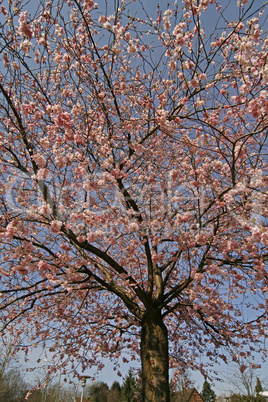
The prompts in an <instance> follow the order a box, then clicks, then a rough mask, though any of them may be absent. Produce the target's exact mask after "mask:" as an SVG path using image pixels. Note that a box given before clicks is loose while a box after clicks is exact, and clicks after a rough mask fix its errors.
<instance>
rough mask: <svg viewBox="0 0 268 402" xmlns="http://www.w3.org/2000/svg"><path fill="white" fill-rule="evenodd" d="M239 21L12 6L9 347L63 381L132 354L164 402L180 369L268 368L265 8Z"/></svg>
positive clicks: (5, 226)
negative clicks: (231, 357)
mask: <svg viewBox="0 0 268 402" xmlns="http://www.w3.org/2000/svg"><path fill="white" fill-rule="evenodd" d="M152 3H153V6H154V7H155V2H152ZM262 3H263V2H262ZM228 4H229V6H230V7H231V9H229V10H228V7H227V8H225V7H221V4H220V3H218V2H214V1H213V0H210V1H209V2H208V1H207V0H200V1H196V0H184V1H181V2H177V1H176V2H175V4H174V5H171V6H169V8H167V9H166V10H165V9H164V8H163V9H161V8H160V6H159V7H157V6H156V7H155V13H154V14H152V13H153V7H152V8H151V7H150V5H148V8H149V12H148V13H149V14H150V15H148V13H147V11H146V10H145V6H144V5H143V2H136V3H135V4H134V2H129V4H128V3H127V2H126V1H125V0H122V1H119V0H118V1H116V2H108V1H107V2H105V1H103V0H100V2H99V5H98V6H97V5H95V4H94V2H93V1H92V0H84V1H83V2H80V1H78V0H68V1H64V0H51V1H45V0H40V1H39V2H33V1H30V2H28V1H25V2H24V1H23V0H22V1H20V2H11V1H10V2H8V4H3V5H2V6H1V27H0V40H1V43H0V49H1V71H2V74H1V76H0V93H1V108H0V146H1V155H0V164H1V169H0V182H1V185H0V202H1V204H0V208H1V215H0V236H1V259H2V261H1V268H0V269H1V276H2V278H1V289H0V295H1V305H0V309H1V322H2V323H3V324H2V331H6V332H7V333H8V334H9V336H10V338H11V339H14V341H15V342H20V336H25V335H26V336H27V342H25V347H27V345H29V344H30V343H33V344H36V342H39V343H40V344H41V345H43V346H44V347H45V346H46V345H47V346H49V348H50V351H51V352H52V354H53V353H54V355H53V356H52V358H54V359H55V360H56V359H58V357H60V359H61V365H62V373H63V375H64V374H65V373H66V370H67V366H68V365H70V369H73V370H74V371H75V370H76V367H77V365H76V361H77V360H78V361H79V363H80V364H81V368H82V370H85V369H86V368H87V367H89V366H90V367H92V366H93V365H94V364H96V365H97V366H98V368H101V367H102V357H103V355H104V354H105V355H106V356H107V357H110V358H111V359H114V360H115V361H117V359H118V357H119V356H120V353H121V352H122V351H124V350H126V351H128V352H129V353H130V356H129V360H132V359H135V358H137V357H139V356H140V358H141V365H142V384H143V399H144V400H145V401H150V402H151V401H157V402H161V401H169V399H170V397H169V376H168V370H169V367H170V366H171V367H175V366H179V367H180V368H181V369H183V368H185V367H187V366H189V365H191V368H193V369H194V368H199V369H200V370H201V372H204V371H205V366H204V365H203V363H200V359H199V356H200V355H202V356H208V358H209V359H210V360H211V363H213V362H214V361H215V360H217V359H225V357H226V352H225V347H228V350H229V351H230V353H231V354H232V349H233V348H234V347H235V348H237V347H238V346H239V345H240V347H241V348H243V347H244V348H248V343H250V344H251V345H250V347H251V350H252V349H254V348H255V350H256V351H259V352H261V350H262V343H261V339H262V337H263V336H264V335H265V329H264V328H265V325H266V324H267V303H266V301H265V299H266V293H267V266H266V261H267V247H268V231H267V225H266V217H267V214H268V212H267V154H266V148H267V121H268V113H267V83H268V69H267V50H268V49H267V48H268V42H267V32H266V31H265V29H266V26H265V23H266V19H265V15H263V13H264V12H265V10H267V8H266V7H267V4H266V3H265V4H260V2H259V1H254V0H251V1H250V2H248V1H247V0H241V1H238V2H237V5H236V4H234V2H230V3H228ZM151 15H153V17H151ZM207 21H209V24H208V23H207ZM211 21H215V26H214V27H212V26H211ZM252 296H253V297H252ZM139 344H141V347H139ZM89 350H91V351H94V353H92V355H91V354H89V353H88V351H89ZM239 353H240V352H239ZM77 370H78V369H77ZM77 374H78V373H77Z"/></svg>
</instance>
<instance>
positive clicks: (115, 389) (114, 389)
mask: <svg viewBox="0 0 268 402" xmlns="http://www.w3.org/2000/svg"><path fill="white" fill-rule="evenodd" d="M120 395H121V385H120V384H119V382H118V381H114V382H113V383H112V385H111V388H110V391H109V394H108V398H107V402H113V401H120Z"/></svg>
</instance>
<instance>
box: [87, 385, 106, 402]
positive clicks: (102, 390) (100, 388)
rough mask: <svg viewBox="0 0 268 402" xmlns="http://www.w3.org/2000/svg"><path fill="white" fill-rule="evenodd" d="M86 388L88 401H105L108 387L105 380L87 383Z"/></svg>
mask: <svg viewBox="0 0 268 402" xmlns="http://www.w3.org/2000/svg"><path fill="white" fill-rule="evenodd" d="M88 390H89V400H90V402H107V400H108V399H107V398H108V391H109V387H108V385H107V384H106V383H105V382H103V381H98V382H96V383H93V384H91V385H89V387H88Z"/></svg>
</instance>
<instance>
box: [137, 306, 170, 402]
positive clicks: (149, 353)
mask: <svg viewBox="0 0 268 402" xmlns="http://www.w3.org/2000/svg"><path fill="white" fill-rule="evenodd" d="M141 326H142V330H141V364H142V395H143V402H170V393H169V373H168V369H169V356H168V332H167V328H166V326H165V324H164V323H163V318H162V316H161V312H160V311H159V310H158V309H154V310H150V311H148V312H146V313H145V315H144V317H143V319H142V322H141Z"/></svg>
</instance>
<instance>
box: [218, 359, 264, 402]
mask: <svg viewBox="0 0 268 402" xmlns="http://www.w3.org/2000/svg"><path fill="white" fill-rule="evenodd" d="M260 379H261V380H260ZM225 382H226V383H228V384H229V386H230V393H231V394H232V399H234V398H240V399H241V400H242V399H243V400H248V401H257V400H258V397H260V399H261V400H263V397H261V396H259V392H261V390H262V389H263V386H262V382H263V384H264V386H266V387H267V385H268V383H267V380H265V375H263V373H262V369H261V367H260V366H259V365H256V364H254V362H253V361H252V360H251V359H250V358H247V357H246V356H244V357H243V358H242V357H239V358H238V359H237V361H236V363H233V364H232V365H230V366H229V368H228V373H227V374H226V376H225Z"/></svg>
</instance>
